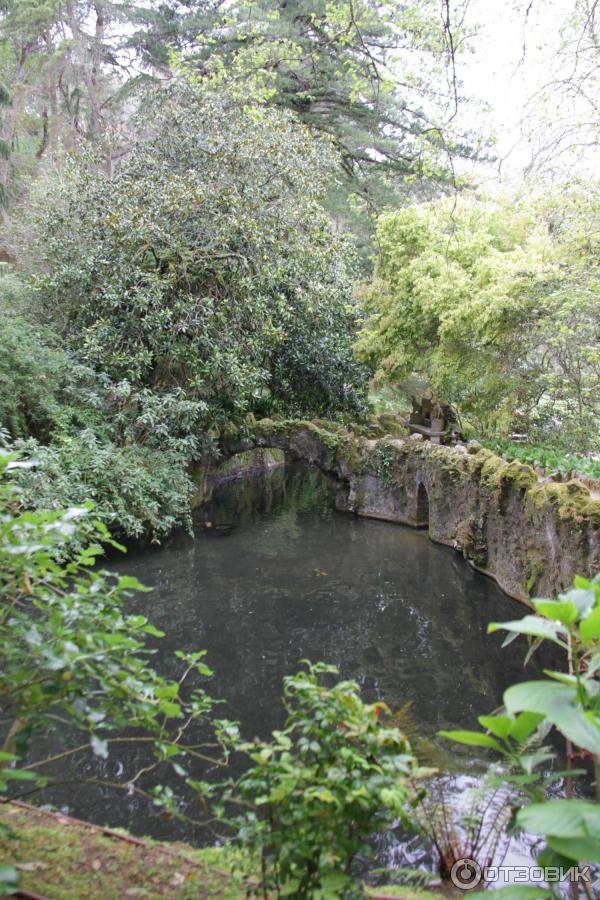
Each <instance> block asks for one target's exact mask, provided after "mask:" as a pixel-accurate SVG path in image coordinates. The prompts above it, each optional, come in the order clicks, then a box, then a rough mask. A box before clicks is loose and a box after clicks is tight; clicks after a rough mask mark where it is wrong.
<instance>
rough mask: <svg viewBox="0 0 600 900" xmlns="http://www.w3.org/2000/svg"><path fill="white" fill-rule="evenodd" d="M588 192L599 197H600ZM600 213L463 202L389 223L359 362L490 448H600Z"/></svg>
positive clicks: (382, 228)
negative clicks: (425, 391)
mask: <svg viewBox="0 0 600 900" xmlns="http://www.w3.org/2000/svg"><path fill="white" fill-rule="evenodd" d="M588 190H589V189H588ZM598 210H600V193H599V191H598V188H595V189H594V190H593V192H592V194H591V196H590V197H587V198H586V195H585V194H584V193H583V192H582V191H580V190H579V189H578V188H577V187H576V186H575V187H573V189H572V190H571V191H570V192H569V191H562V192H561V194H560V195H559V194H558V193H557V194H556V195H552V196H550V197H546V198H532V197H527V196H524V197H521V198H506V199H504V200H502V199H498V200H494V201H491V200H489V201H484V200H478V199H469V198H466V197H465V198H462V199H460V200H458V202H456V203H455V202H454V201H449V200H443V201H439V202H436V203H431V204H424V205H421V206H413V207H410V208H408V209H404V210H400V211H398V212H395V213H390V214H387V215H385V216H383V217H382V218H381V219H380V222H379V229H378V243H379V246H380V252H379V256H378V258H377V265H376V278H375V280H374V281H373V282H372V283H371V284H370V285H368V286H367V287H366V288H365V289H364V300H365V305H366V309H367V311H368V313H369V314H370V318H369V320H368V322H367V324H366V326H365V328H364V330H363V333H362V336H361V339H360V342H359V355H360V356H361V357H362V358H363V359H365V360H369V361H370V362H371V363H372V364H373V365H375V366H376V367H377V368H378V375H379V378H381V379H383V380H387V381H398V380H402V379H404V378H406V377H407V376H408V375H410V374H411V373H417V374H419V375H421V376H423V377H424V378H425V379H426V380H427V381H428V382H429V383H430V384H431V386H432V387H433V388H434V389H435V390H436V391H437V392H438V393H439V394H440V395H442V396H443V397H444V398H445V399H448V400H451V401H453V402H454V403H456V404H457V405H458V407H459V408H460V409H461V411H462V412H463V413H464V414H465V415H466V416H467V417H468V418H469V419H470V420H471V421H472V422H473V423H474V424H475V425H476V426H477V427H478V428H479V429H480V431H481V432H483V433H484V434H486V435H487V434H495V435H500V436H501V435H505V434H507V433H508V432H509V431H510V430H511V429H515V428H516V429H525V430H526V431H527V433H529V434H530V435H532V436H535V437H536V439H538V440H544V441H546V442H549V443H556V444H562V445H563V446H564V447H566V448H569V449H577V450H581V449H586V448H588V449H589V448H591V447H592V446H594V445H595V444H596V443H597V440H598V438H597V432H598V422H599V421H600V406H599V399H598V398H599V392H598V387H599V384H600V382H599V381H598V378H599V375H600V369H599V361H600V360H599V356H598V335H599V334H600V330H599V329H600V316H599V312H598V310H599V304H598V265H597V248H598V239H599V232H598V220H597V216H598Z"/></svg>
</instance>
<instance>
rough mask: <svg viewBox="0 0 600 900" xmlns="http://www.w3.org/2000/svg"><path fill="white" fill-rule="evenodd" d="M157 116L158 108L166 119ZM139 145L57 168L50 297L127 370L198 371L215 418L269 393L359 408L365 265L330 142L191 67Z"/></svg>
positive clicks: (40, 229) (152, 373)
mask: <svg viewBox="0 0 600 900" xmlns="http://www.w3.org/2000/svg"><path fill="white" fill-rule="evenodd" d="M150 123H151V124H150ZM137 125H138V128H137V132H136V137H135V138H134V139H133V143H132V147H131V151H130V153H129V154H128V155H127V157H126V158H124V160H123V161H122V162H121V163H120V165H119V166H118V167H117V168H116V171H115V173H114V174H113V175H111V176H109V175H107V174H106V173H105V172H104V170H103V169H101V168H100V167H99V166H97V165H96V163H95V160H93V159H92V160H83V161H79V162H78V163H76V164H73V165H72V166H71V168H70V170H69V171H68V172H67V173H65V175H64V176H62V177H61V179H60V181H56V182H52V183H51V184H50V185H46V186H45V190H44V195H43V198H41V202H40V204H39V208H38V210H37V212H36V214H35V216H34V219H33V222H32V223H31V224H32V228H33V233H34V235H35V240H34V243H33V245H32V246H31V247H30V265H31V268H32V270H33V271H35V272H37V277H36V285H37V288H38V289H39V297H40V302H41V307H40V308H41V309H42V310H43V313H44V314H45V316H46V317H47V318H48V319H49V320H50V321H51V322H52V323H53V324H54V325H55V326H56V327H57V328H58V330H59V331H60V332H61V334H62V335H64V338H65V340H66V341H67V343H68V344H69V345H70V346H71V347H72V348H76V349H77V351H78V352H79V353H80V354H81V356H82V358H84V359H85V361H86V362H87V363H88V364H90V365H92V366H94V367H95V368H96V369H97V370H99V371H103V372H105V373H106V374H107V375H108V376H109V377H110V379H112V380H114V381H115V382H120V381H122V380H127V381H128V382H130V383H132V385H133V386H134V387H135V388H136V389H138V388H148V389H151V390H152V391H153V392H155V393H159V394H160V393H162V392H164V391H170V390H172V389H173V388H174V387H179V388H182V389H183V390H184V391H185V394H186V397H187V398H188V399H190V400H196V401H201V402H202V403H203V404H204V415H203V419H202V426H203V428H204V429H205V430H207V429H209V428H213V427H215V426H217V427H219V426H220V425H223V424H225V423H226V422H228V421H230V420H232V419H234V420H241V419H242V418H243V417H244V416H245V415H246V414H247V413H248V412H249V411H253V410H255V409H259V410H261V411H263V410H265V407H268V406H269V404H272V405H274V406H275V408H279V407H281V406H284V407H286V408H289V409H292V410H293V411H294V412H302V413H303V414H307V415H308V414H323V413H327V414H331V413H333V412H343V411H350V412H351V413H353V414H356V413H359V412H360V411H361V409H362V408H363V405H364V400H365V391H366V379H365V375H364V369H363V368H362V367H361V366H358V365H357V363H356V362H355V360H354V358H353V354H352V343H353V340H354V330H355V323H356V313H355V310H354V307H353V305H352V267H351V263H350V259H349V257H348V252H347V249H346V247H345V245H344V243H343V242H342V241H340V240H338V239H337V238H336V237H335V236H334V234H333V232H332V230H331V227H330V225H329V221H328V218H327V215H326V213H325V211H324V209H323V207H322V206H321V198H322V197H323V195H324V192H325V190H326V187H327V175H328V172H329V168H328V166H329V164H330V153H329V151H328V148H327V147H326V146H325V145H324V144H322V143H319V142H316V141H315V140H313V138H311V136H310V134H309V132H308V131H307V130H306V129H304V128H302V127H299V126H298V125H297V124H296V123H295V122H294V120H293V119H292V117H290V116H287V115H285V114H282V113H279V112H277V111H275V110H269V109H266V108H263V107H261V106H259V105H254V106H253V105H242V104H241V103H238V102H236V101H235V100H233V99H232V98H231V97H229V96H228V95H227V94H221V95H219V94H214V93H207V92H203V91H202V90H201V89H199V88H198V87H195V86H192V85H187V84H174V85H172V86H171V87H169V88H168V89H164V90H159V91H158V92H157V93H156V94H155V95H152V96H151V97H150V98H149V100H148V102H147V104H146V107H145V109H144V113H143V119H140V120H139V121H138V123H137Z"/></svg>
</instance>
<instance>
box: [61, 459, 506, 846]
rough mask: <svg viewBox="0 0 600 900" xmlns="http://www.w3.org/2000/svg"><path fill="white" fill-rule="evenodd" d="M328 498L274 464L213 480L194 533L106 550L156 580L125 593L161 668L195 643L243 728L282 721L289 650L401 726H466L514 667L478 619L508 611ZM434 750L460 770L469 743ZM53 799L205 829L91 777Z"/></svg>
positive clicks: (473, 766) (431, 730) (488, 592)
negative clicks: (381, 703)
mask: <svg viewBox="0 0 600 900" xmlns="http://www.w3.org/2000/svg"><path fill="white" fill-rule="evenodd" d="M333 507H334V487H333V486H332V485H331V484H330V483H329V482H328V481H326V480H325V479H324V478H323V476H320V475H319V473H318V472H316V471H315V470H309V469H307V468H304V467H292V468H288V469H287V470H284V469H283V468H280V469H276V470H274V471H272V472H270V473H269V474H263V475H257V476H255V477H252V478H251V479H249V480H246V481H244V482H241V481H237V482H236V481H231V482H230V483H228V484H226V485H224V486H223V487H222V488H221V489H219V490H218V491H217V493H216V494H215V498H214V501H213V502H212V503H211V505H210V506H209V507H207V508H206V509H203V510H202V511H201V512H200V513H199V514H198V516H197V521H196V532H197V534H196V538H195V539H194V540H192V539H191V538H190V537H188V536H186V535H183V534H178V535H175V536H173V537H172V538H171V539H170V540H169V541H168V542H167V543H166V545H165V546H163V547H162V548H160V549H158V550H146V551H138V552H132V553H130V554H128V555H127V557H124V558H123V559H119V560H117V561H116V562H115V567H116V568H118V569H119V570H120V571H122V572H123V573H127V574H132V575H135V576H137V577H138V578H139V579H140V580H141V581H143V582H145V583H146V584H149V585H152V586H153V587H154V588H155V590H154V592H153V593H152V594H148V595H143V597H141V598H140V599H139V600H136V606H137V608H138V609H139V610H141V611H143V612H144V613H145V614H146V615H148V617H149V618H150V621H152V623H153V624H154V625H156V626H157V627H158V628H161V629H162V630H164V631H165V632H166V634H167V636H166V638H164V639H163V640H162V641H160V642H159V644H158V646H160V655H159V656H158V657H157V659H156V661H155V664H156V666H157V668H159V669H160V670H161V671H162V672H164V673H165V674H175V672H176V671H177V663H176V660H175V659H174V656H173V654H174V651H175V650H176V649H183V650H190V651H191V650H196V649H198V648H206V649H207V650H208V662H209V664H210V665H211V667H212V668H213V669H214V671H215V673H216V677H215V679H214V681H213V683H212V687H211V691H212V693H213V695H215V696H218V697H221V698H223V699H224V700H225V701H226V703H225V705H224V707H223V708H222V710H221V711H220V714H221V715H223V716H227V717H229V718H232V719H238V720H239V721H240V722H241V726H242V733H243V734H244V735H245V736H246V737H253V736H255V735H257V736H261V737H266V736H267V735H268V734H269V733H270V731H271V730H272V729H273V728H277V727H280V726H281V724H282V718H283V710H282V706H281V701H280V694H281V681H282V678H283V676H284V675H286V674H289V673H292V672H294V671H296V670H297V669H298V667H299V660H301V659H303V658H309V659H311V660H313V661H316V660H324V661H326V662H329V663H334V664H336V665H337V666H338V667H339V669H340V671H341V674H342V675H343V676H344V677H353V678H356V679H357V680H358V681H359V683H360V684H361V685H362V686H363V689H364V696H365V699H367V700H374V699H376V698H381V699H384V700H385V701H386V702H387V704H388V705H389V706H390V707H391V708H392V709H398V708H400V707H402V706H404V705H405V704H406V703H407V702H410V703H411V704H412V705H411V710H410V721H411V730H412V731H414V732H415V734H419V735H420V736H422V737H423V738H426V739H433V738H434V736H435V733H436V732H437V731H438V730H439V729H442V728H445V729H447V728H456V727H465V728H469V727H474V726H475V724H476V717H477V715H478V714H481V713H482V712H487V711H490V710H492V709H493V708H494V707H495V706H496V705H497V704H498V703H499V701H500V699H501V696H502V692H503V690H504V689H505V688H506V687H507V686H508V685H509V684H510V683H512V682H514V681H517V680H520V679H522V678H523V668H522V658H521V654H520V652H517V650H516V649H515V645H512V646H511V648H510V650H509V651H506V650H505V651H503V650H501V648H500V644H501V640H502V639H501V638H500V637H499V636H498V635H493V636H487V635H486V633H485V632H486V626H487V623H488V622H489V621H491V620H494V619H500V620H502V619H507V618H513V617H515V616H516V615H520V614H521V613H522V608H520V607H518V605H517V604H515V603H513V602H512V601H511V600H509V599H508V598H507V597H506V596H505V595H504V594H502V592H501V591H500V590H499V589H498V588H497V587H496V586H495V584H494V583H492V582H491V581H490V580H488V579H486V578H485V577H484V576H482V575H480V574H478V573H477V572H474V571H473V570H472V569H470V568H469V566H468V565H467V564H466V563H465V562H464V561H463V560H462V558H461V557H460V556H459V555H458V554H456V553H455V552H453V551H451V550H449V549H447V548H444V547H440V546H437V545H434V544H432V543H431V542H430V541H429V540H428V539H427V537H426V535H425V534H424V533H422V532H417V531H413V530H411V529H409V528H404V527H401V526H398V525H393V524H389V523H384V522H376V521H371V520H365V519H359V518H356V517H354V516H352V515H348V514H340V513H336V512H334V510H333ZM132 752H136V753H137V752H140V751H132ZM432 752H434V753H438V752H440V751H438V750H436V749H435V748H434V749H433V750H432ZM443 753H444V754H445V755H446V760H447V761H448V760H450V761H452V762H453V763H454V765H455V767H456V769H457V770H458V771H459V772H463V773H466V772H469V771H470V773H471V774H470V776H469V777H473V776H474V773H475V772H476V770H477V760H473V757H472V754H471V752H470V751H469V750H467V749H466V748H465V749H462V748H460V747H458V746H453V745H447V746H445V748H444V750H443ZM122 762H123V759H122V758H121V759H119V758H112V757H111V758H109V760H108V761H107V762H106V763H97V762H92V763H90V762H85V763H84V762H83V761H81V762H76V761H72V762H70V763H69V766H70V769H69V773H72V772H73V770H75V769H77V770H78V773H79V774H81V775H90V774H97V767H98V766H99V765H101V766H103V774H105V775H108V776H109V777H111V778H118V777H119V772H120V771H121V769H122ZM127 768H128V769H129V770H130V768H131V767H130V766H128V767H127ZM204 774H205V773H201V776H203V775H204ZM461 777H462V776H461ZM52 799H53V800H54V802H56V803H58V804H60V805H62V806H63V807H64V808H65V809H68V810H69V811H70V812H71V813H72V814H73V815H79V816H82V817H84V818H88V819H92V820H94V821H97V822H102V823H105V822H106V823H108V824H110V825H113V826H114V825H123V826H126V827H128V828H130V829H131V830H132V831H133V832H134V833H138V834H152V835H154V836H157V837H168V838H185V839H188V840H197V841H202V840H204V841H205V840H207V839H210V838H211V835H208V834H206V833H203V832H199V831H197V830H196V829H194V828H189V827H185V826H181V825H179V824H177V823H175V822H173V821H172V820H165V819H164V818H161V817H157V816H156V815H155V814H154V813H152V811H151V809H150V807H149V806H148V805H147V804H145V803H143V802H141V801H140V800H139V799H138V798H135V797H125V798H123V797H120V796H117V797H115V795H114V794H113V793H111V792H109V791H105V790H104V789H97V788H95V789H94V790H93V791H92V790H89V789H86V790H82V789H75V788H72V787H65V788H61V789H60V791H59V790H56V791H55V792H54V794H53V795H52ZM390 841H391V843H390ZM382 846H385V848H386V853H387V855H388V857H389V858H391V859H392V860H393V861H395V862H398V861H403V862H404V863H406V862H408V861H410V860H411V859H412V858H413V857H415V858H417V857H418V858H421V857H423V855H424V853H425V851H424V850H423V847H422V845H421V844H419V843H418V842H417V843H416V844H414V842H411V841H407V840H404V839H402V840H399V839H398V836H396V837H394V836H392V835H390V836H388V837H387V838H385V839H382Z"/></svg>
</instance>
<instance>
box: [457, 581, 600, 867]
mask: <svg viewBox="0 0 600 900" xmlns="http://www.w3.org/2000/svg"><path fill="white" fill-rule="evenodd" d="M532 602H533V605H534V608H535V613H536V614H535V615H527V616H525V617H524V618H522V619H519V620H515V621H512V622H502V623H492V624H490V626H489V628H488V631H490V632H494V631H497V630H504V631H507V632H508V637H507V638H506V640H505V642H504V643H505V645H506V644H509V643H511V642H512V641H513V640H514V639H515V638H516V637H517V636H518V635H525V636H527V637H528V639H529V640H530V641H531V646H530V650H529V653H528V657H529V656H530V655H531V653H533V652H534V651H535V650H536V649H537V648H538V647H539V646H540V644H541V643H542V642H543V641H544V640H550V641H552V642H553V643H554V644H555V645H557V646H558V647H560V648H561V649H562V650H564V652H565V654H566V656H567V659H568V671H567V672H557V671H552V670H546V671H545V674H546V675H547V676H548V677H547V679H546V680H539V681H526V682H523V683H521V684H516V685H513V686H511V687H509V688H508V689H507V690H506V691H505V692H504V709H503V711H502V712H500V713H498V714H495V715H491V716H480V717H479V723H480V725H481V726H482V727H483V728H484V729H485V733H482V732H477V731H451V732H441V734H442V735H443V736H445V737H448V738H450V739H451V740H455V741H458V742H459V743H464V744H468V745H471V746H478V747H480V746H486V747H490V749H493V750H495V751H496V752H498V753H499V754H500V755H501V756H502V758H503V760H504V764H505V766H506V767H507V768H505V770H504V771H503V772H502V774H501V781H502V782H503V783H505V784H510V785H511V787H512V789H513V791H514V798H513V803H515V805H517V809H518V811H517V813H516V816H515V819H514V825H515V826H516V827H517V828H521V829H525V830H528V831H531V832H533V833H535V834H542V835H544V836H545V838H546V844H547V850H546V851H544V853H543V854H542V855H541V856H540V857H539V862H540V864H541V865H545V866H551V865H562V864H563V863H564V862H565V861H566V862H567V863H568V864H569V865H570V864H572V863H576V862H598V861H600V840H599V835H600V803H599V802H598V798H600V792H599V785H598V778H599V776H600V765H599V761H600V680H599V678H598V673H599V672H600V575H599V576H596V577H595V578H594V579H593V580H591V581H590V580H588V579H585V578H576V579H575V583H574V586H573V588H572V589H571V590H569V591H566V592H564V593H562V594H560V595H559V596H558V598H557V599H554V600H546V599H534V600H533V601H532ZM552 727H554V728H556V730H557V731H558V732H559V733H560V734H561V735H562V736H563V737H564V738H565V739H566V741H567V742H570V743H569V744H567V757H568V769H567V772H566V773H553V774H552V775H551V776H550V778H548V777H547V776H544V775H543V774H542V773H540V771H539V769H540V767H542V766H544V765H546V764H547V763H548V761H549V760H552V759H553V758H554V753H552V752H550V751H548V750H547V749H546V748H543V747H542V748H540V747H539V746H537V747H536V746H535V733H536V732H537V733H538V737H541V736H542V735H545V734H546V733H547V731H548V729H549V728H552ZM532 740H533V741H534V745H533V748H532ZM571 745H572V746H574V747H578V748H580V753H581V754H584V755H587V756H589V757H590V758H591V759H592V761H593V763H594V767H595V775H596V794H597V802H595V803H594V802H592V801H588V800H574V799H572V797H571V796H568V797H567V798H566V799H552V800H548V799H546V794H545V788H547V787H548V786H549V784H550V783H551V782H552V781H556V780H557V779H558V778H559V777H560V776H561V775H564V774H566V776H567V783H568V788H567V790H568V791H570V780H571V778H572V777H573V776H574V775H577V774H581V772H580V771H577V770H575V769H573V765H572V764H573V758H574V754H573V751H572V749H571ZM536 770H537V771H536ZM496 780H498V779H496ZM519 807H520V808H519Z"/></svg>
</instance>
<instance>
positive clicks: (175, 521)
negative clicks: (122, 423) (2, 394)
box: [14, 430, 193, 541]
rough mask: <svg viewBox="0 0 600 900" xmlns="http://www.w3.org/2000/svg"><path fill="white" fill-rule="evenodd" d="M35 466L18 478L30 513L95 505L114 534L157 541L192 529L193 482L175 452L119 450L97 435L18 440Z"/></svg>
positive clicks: (85, 433) (83, 433) (139, 447)
mask: <svg viewBox="0 0 600 900" xmlns="http://www.w3.org/2000/svg"><path fill="white" fill-rule="evenodd" d="M14 448H15V449H16V450H18V451H19V452H20V453H23V454H26V455H27V457H28V458H29V459H30V460H31V461H32V464H33V465H32V467H31V468H28V469H24V470H22V471H21V472H19V474H18V475H17V479H16V480H17V482H18V484H19V486H20V489H21V499H22V502H23V503H24V504H26V505H27V506H28V507H29V508H32V509H35V508H38V507H41V508H43V509H61V508H63V507H64V506H66V505H68V504H70V503H71V504H82V503H84V502H85V501H86V500H92V501H93V502H94V504H95V505H96V506H97V509H98V518H99V519H101V520H102V521H103V522H105V523H106V524H107V525H108V526H109V527H110V528H111V530H112V531H113V533H116V534H120V535H124V536H126V537H130V538H141V537H150V538H152V539H153V540H154V541H157V540H158V539H159V538H160V537H162V536H164V535H167V534H169V532H171V531H172V530H173V529H174V528H176V527H178V526H185V527H187V528H188V530H191V520H190V498H191V494H192V491H193V484H192V481H191V479H190V477H189V475H188V473H187V469H186V459H185V456H182V454H181V453H179V452H177V451H176V450H167V449H160V450H158V449H155V448H152V447H147V446H144V445H140V444H126V445H125V446H119V445H118V444H114V443H112V442H111V441H109V440H104V441H103V440H99V439H98V438H97V437H96V435H95V434H94V433H93V431H90V430H83V431H81V432H80V433H79V434H77V435H75V436H73V437H68V436H65V437H61V438H59V439H57V440H55V441H53V442H52V443H51V444H50V445H49V446H46V445H43V444H40V443H38V442H37V441H36V440H34V439H30V440H28V441H17V442H15V444H14Z"/></svg>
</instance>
